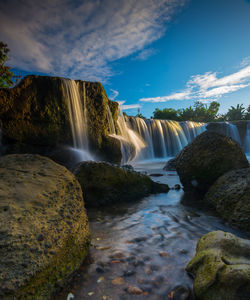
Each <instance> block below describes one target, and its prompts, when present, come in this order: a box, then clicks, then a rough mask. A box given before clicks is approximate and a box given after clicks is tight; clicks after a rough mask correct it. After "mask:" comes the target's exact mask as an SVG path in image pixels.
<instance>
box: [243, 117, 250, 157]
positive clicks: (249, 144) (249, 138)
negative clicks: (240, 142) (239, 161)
mask: <svg viewBox="0 0 250 300" xmlns="http://www.w3.org/2000/svg"><path fill="white" fill-rule="evenodd" d="M244 146H245V149H244V150H245V152H246V154H247V155H248V156H249V157H250V121H247V132H246V138H245V145H244Z"/></svg>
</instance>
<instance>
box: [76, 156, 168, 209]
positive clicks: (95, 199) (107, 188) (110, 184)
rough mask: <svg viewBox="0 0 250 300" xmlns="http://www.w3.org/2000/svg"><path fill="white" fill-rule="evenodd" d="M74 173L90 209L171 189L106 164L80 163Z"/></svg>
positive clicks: (147, 178)
mask: <svg viewBox="0 0 250 300" xmlns="http://www.w3.org/2000/svg"><path fill="white" fill-rule="evenodd" d="M74 173H75V174H76V177H77V179H78V181H79V182H80V184H81V186H82V191H83V196H84V200H85V203H86V205H87V206H99V205H107V204H111V203H120V202H121V201H133V200H137V199H139V198H142V197H144V196H146V195H149V194H151V193H163V192H168V191H169V187H168V185H166V184H159V183H156V182H154V181H152V180H151V179H150V177H149V176H146V175H143V174H140V173H138V172H135V171H133V170H128V169H126V168H120V167H118V166H114V165H112V164H109V163H106V162H91V161H89V162H83V163H80V164H79V165H78V166H77V167H76V169H75V171H74Z"/></svg>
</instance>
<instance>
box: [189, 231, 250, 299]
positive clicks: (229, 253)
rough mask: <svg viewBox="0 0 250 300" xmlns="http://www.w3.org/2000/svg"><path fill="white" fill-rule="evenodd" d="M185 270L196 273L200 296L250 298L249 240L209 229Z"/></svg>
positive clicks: (195, 285)
mask: <svg viewBox="0 0 250 300" xmlns="http://www.w3.org/2000/svg"><path fill="white" fill-rule="evenodd" d="M186 270H187V272H189V273H190V274H192V275H193V276H194V277H195V279H194V293H195V296H196V299H197V300H249V297H250V241H249V240H245V239H241V238H238V237H236V236H235V235H233V234H231V233H226V232H223V231H213V232H210V233H208V234H206V235H204V236H203V237H202V238H201V239H200V241H199V242H198V244H197V248H196V255H195V257H194V258H193V259H192V260H191V261H190V263H189V264H188V265H187V267H186Z"/></svg>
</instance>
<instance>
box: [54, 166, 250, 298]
mask: <svg viewBox="0 0 250 300" xmlns="http://www.w3.org/2000/svg"><path fill="white" fill-rule="evenodd" d="M165 163H166V161H164V162H162V161H151V162H145V163H140V164H137V165H135V166H134V168H135V170H137V171H140V172H146V173H147V174H155V175H157V174H158V176H152V177H151V178H152V179H153V180H155V181H158V182H162V183H167V184H168V185H169V186H170V187H173V186H174V185H175V184H179V183H180V182H179V177H178V175H177V174H176V172H173V171H171V172H170V171H164V170H163V166H164V164H165ZM159 174H161V175H162V176H159ZM182 196H183V191H182V190H170V191H169V192H168V193H166V194H158V195H151V196H149V197H146V198H143V199H142V200H139V201H138V202H136V203H134V204H118V205H116V206H112V207H108V208H106V209H100V210H96V209H95V210H94V209H92V210H88V216H89V221H90V227H91V232H92V246H91V248H90V253H89V257H88V258H87V260H86V261H85V263H84V264H83V265H82V267H81V268H80V270H79V271H78V272H77V273H76V274H75V276H74V277H73V278H72V280H71V281H70V282H69V284H68V285H67V286H65V287H64V289H63V290H62V291H61V292H60V293H59V294H57V295H56V296H55V297H54V300H62V299H65V300H66V299H67V297H68V299H73V296H74V299H75V300H83V299H84V300H87V299H90V300H91V299H95V300H111V299H112V300H133V299H141V300H142V299H150V300H163V299H172V298H171V297H172V294H171V291H172V290H173V289H174V288H175V287H176V286H178V285H181V286H185V287H187V288H189V289H190V290H192V279H191V278H190V277H189V276H188V274H187V273H186V272H185V266H186V265H187V263H188V262H189V261H190V259H191V258H193V256H194V254H195V247H196V244H197V242H198V240H199V238H200V237H201V236H202V235H204V234H206V233H207V232H209V231H213V230H223V231H228V232H232V233H234V234H236V235H238V236H241V237H247V235H244V234H243V233H240V232H239V231H237V230H235V229H233V228H232V227H230V226H229V225H226V224H224V223H223V221H221V220H220V219H219V218H218V217H216V216H215V215H214V214H213V213H210V212H206V211H201V210H199V209H197V208H193V207H191V206H184V205H182V204H181V198H182ZM248 238H249V236H248ZM131 286H133V287H137V288H139V289H140V290H141V292H143V293H142V294H141V295H140V296H139V295H133V294H130V293H129V291H130V292H131ZM128 287H130V289H128ZM132 290H133V289H132ZM190 299H194V298H193V295H191V296H190Z"/></svg>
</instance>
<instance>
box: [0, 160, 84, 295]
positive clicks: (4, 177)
mask: <svg viewBox="0 0 250 300" xmlns="http://www.w3.org/2000/svg"><path fill="white" fill-rule="evenodd" d="M39 174H40V175H39ZM0 179H1V180H0V228H1V230H0V274H1V276H0V298H1V299H24V298H25V299H49V298H50V295H51V293H52V292H54V290H55V287H56V286H57V287H58V286H60V285H62V284H64V283H65V281H66V279H67V278H68V277H69V276H70V275H71V274H72V273H73V272H74V271H75V270H77V269H78V268H79V267H80V265H81V263H82V261H83V259H84V257H85V256H86V254H87V251H88V247H89V244H90V233H89V226H88V220H87V216H86V212H85V209H84V202H83V198H82V192H81V187H80V185H79V183H78V181H77V180H76V178H75V176H74V175H73V174H72V173H70V172H69V171H68V170H67V169H66V168H64V167H62V166H60V165H58V164H56V163H55V162H53V161H52V160H50V159H48V158H46V157H42V156H39V155H31V154H29V155H28V154H26V155H18V154H16V155H7V156H3V157H1V158H0ZM47 195H49V197H47ZM62 208H63V209H64V211H65V212H66V213H68V214H69V216H70V219H71V220H74V221H72V224H71V225H70V226H69V225H68V224H67V222H66V220H65V219H64V218H63V217H61V215H60V210H61V209H62ZM55 223H56V228H55V227H54V224H55ZM56 229H58V230H56ZM10 266H13V267H10Z"/></svg>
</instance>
